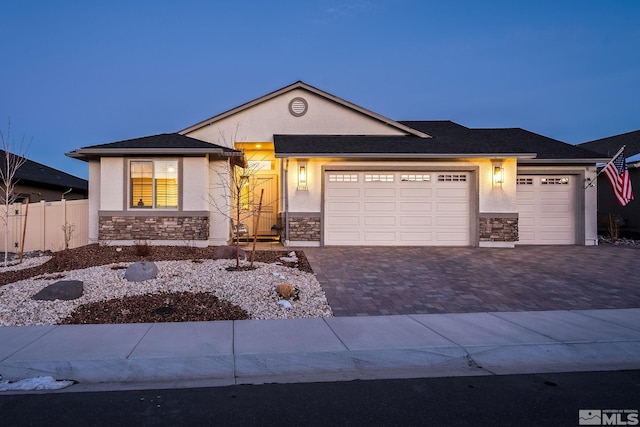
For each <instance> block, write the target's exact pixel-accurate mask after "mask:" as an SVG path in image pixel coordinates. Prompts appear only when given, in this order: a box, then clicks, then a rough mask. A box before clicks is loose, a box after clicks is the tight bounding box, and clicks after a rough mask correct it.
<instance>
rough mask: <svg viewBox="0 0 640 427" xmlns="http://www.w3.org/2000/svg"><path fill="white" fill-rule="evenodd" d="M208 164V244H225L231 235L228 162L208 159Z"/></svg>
mask: <svg viewBox="0 0 640 427" xmlns="http://www.w3.org/2000/svg"><path fill="white" fill-rule="evenodd" d="M208 166H209V167H208V176H209V180H208V181H207V187H208V188H207V209H208V210H209V211H210V212H211V213H210V217H209V218H210V221H209V245H212V246H219V245H226V244H227V243H228V241H229V237H230V236H231V227H230V221H231V217H230V212H231V205H230V204H231V200H230V196H231V189H230V187H229V185H228V183H229V163H227V162H225V161H221V160H215V161H210V162H209V165H208Z"/></svg>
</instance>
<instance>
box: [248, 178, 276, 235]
mask: <svg viewBox="0 0 640 427" xmlns="http://www.w3.org/2000/svg"><path fill="white" fill-rule="evenodd" d="M262 190H264V194H263V196H262V209H261V211H260V218H259V222H258V228H257V234H258V237H260V236H275V235H277V231H276V230H272V229H271V227H272V226H274V225H276V221H277V218H276V214H277V206H278V204H277V199H278V196H277V194H278V176H277V175H255V176H252V177H250V179H249V185H248V192H249V204H248V206H247V208H248V210H249V212H248V215H247V219H246V225H247V227H248V228H249V235H250V236H252V237H253V235H254V227H255V224H254V223H255V220H256V217H257V215H258V204H259V203H260V192H261V191H262Z"/></svg>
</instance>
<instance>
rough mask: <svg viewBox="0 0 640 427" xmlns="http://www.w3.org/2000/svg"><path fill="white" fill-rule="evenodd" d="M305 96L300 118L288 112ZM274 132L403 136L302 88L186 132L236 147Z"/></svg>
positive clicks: (198, 137) (267, 139)
mask: <svg viewBox="0 0 640 427" xmlns="http://www.w3.org/2000/svg"><path fill="white" fill-rule="evenodd" d="M295 97H302V98H304V99H305V100H306V101H307V103H308V111H307V113H306V114H305V115H303V116H301V117H295V116H293V115H291V114H290V113H289V102H290V101H291V100H292V99H293V98H295ZM274 134H303V135H313V134H319V135H321V134H324V135H327V134H341V135H360V134H369V135H404V134H405V133H404V132H402V131H400V130H399V129H396V128H393V127H391V126H389V125H387V124H385V123H382V122H380V121H378V120H375V119H373V118H372V117H369V116H366V115H364V114H362V113H360V112H357V111H353V110H350V109H347V108H345V107H344V106H342V105H338V104H336V103H334V102H333V101H330V100H327V99H325V98H323V97H320V96H318V95H316V94H313V93H311V92H307V91H305V90H302V89H298V90H294V91H291V92H290V93H287V94H285V95H282V96H278V97H275V98H272V99H270V100H267V101H265V102H263V103H261V104H258V105H256V106H254V107H252V108H250V109H247V110H244V111H241V112H239V113H237V114H234V115H232V116H229V117H226V118H224V119H221V120H219V121H217V122H215V123H214V124H213V125H211V126H205V127H202V128H200V129H198V130H195V131H193V132H191V133H188V134H187V135H188V136H190V137H192V138H196V139H200V140H203V141H208V142H211V143H214V144H219V145H223V146H226V147H233V142H235V141H245V142H250V141H270V142H273V135H274Z"/></svg>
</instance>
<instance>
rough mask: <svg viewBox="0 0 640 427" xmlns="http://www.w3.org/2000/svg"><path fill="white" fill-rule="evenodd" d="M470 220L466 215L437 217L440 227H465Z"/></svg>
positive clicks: (437, 223)
mask: <svg viewBox="0 0 640 427" xmlns="http://www.w3.org/2000/svg"><path fill="white" fill-rule="evenodd" d="M468 224H469V220H468V218H467V217H464V216H439V217H436V225H437V226H439V227H452V226H453V227H464V226H467V225H468Z"/></svg>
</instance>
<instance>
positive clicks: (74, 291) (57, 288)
mask: <svg viewBox="0 0 640 427" xmlns="http://www.w3.org/2000/svg"><path fill="white" fill-rule="evenodd" d="M83 293H84V284H83V283H82V282H81V281H80V280H61V281H59V282H55V283H52V284H51V285H49V286H47V287H46V288H44V289H42V290H41V291H40V292H38V293H37V294H35V295H34V296H32V297H31V299H34V300H45V301H54V300H57V299H60V300H65V301H70V300H74V299H78V298H80V297H81V296H82V294H83Z"/></svg>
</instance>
